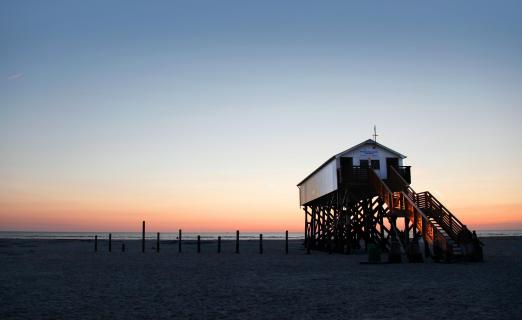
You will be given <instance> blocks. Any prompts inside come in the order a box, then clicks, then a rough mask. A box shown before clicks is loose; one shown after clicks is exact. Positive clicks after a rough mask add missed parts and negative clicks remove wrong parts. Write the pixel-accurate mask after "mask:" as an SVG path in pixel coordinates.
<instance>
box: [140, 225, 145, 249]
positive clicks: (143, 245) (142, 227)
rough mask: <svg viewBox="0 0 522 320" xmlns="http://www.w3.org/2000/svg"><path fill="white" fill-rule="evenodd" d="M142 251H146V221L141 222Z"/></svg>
mask: <svg viewBox="0 0 522 320" xmlns="http://www.w3.org/2000/svg"><path fill="white" fill-rule="evenodd" d="M141 252H145V221H143V222H142V223H141Z"/></svg>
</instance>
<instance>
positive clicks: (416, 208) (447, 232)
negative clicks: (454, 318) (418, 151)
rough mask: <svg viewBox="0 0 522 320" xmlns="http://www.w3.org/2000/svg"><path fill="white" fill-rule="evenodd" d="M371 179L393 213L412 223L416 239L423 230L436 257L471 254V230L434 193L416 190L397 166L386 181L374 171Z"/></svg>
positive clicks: (451, 258) (421, 234)
mask: <svg viewBox="0 0 522 320" xmlns="http://www.w3.org/2000/svg"><path fill="white" fill-rule="evenodd" d="M369 182H370V184H371V185H372V186H373V189H374V190H375V191H376V192H377V194H378V196H379V197H380V198H381V199H382V200H383V201H384V202H385V203H386V205H387V207H388V208H389V209H390V213H391V214H395V215H396V216H404V217H405V218H406V219H408V220H409V222H411V223H412V226H413V236H414V238H415V239H416V237H417V235H418V234H419V233H420V236H421V237H422V239H423V240H424V241H425V242H426V243H427V244H428V246H429V248H430V251H431V254H432V256H433V257H434V258H435V259H441V260H445V261H452V260H459V259H461V258H464V257H465V256H466V255H467V254H470V253H469V252H466V251H469V250H465V248H470V247H471V246H470V243H471V242H472V241H473V238H472V234H471V232H470V231H469V230H468V229H467V228H466V226H465V225H464V224H462V222H460V220H458V219H457V217H455V215H453V214H452V213H451V212H450V211H449V210H448V209H447V208H446V207H444V206H443V205H442V203H441V202H440V201H439V200H437V198H435V197H434V196H433V195H432V194H431V193H430V192H428V191H425V192H421V193H416V192H415V191H414V190H413V189H412V188H411V187H410V186H409V183H408V182H407V181H406V180H405V179H404V178H403V177H402V176H401V175H400V174H399V172H398V171H397V170H395V168H393V167H389V168H388V179H387V180H386V181H383V180H382V179H381V178H380V177H379V176H378V174H377V173H376V172H375V171H374V170H370V172H369ZM408 232H409V231H408Z"/></svg>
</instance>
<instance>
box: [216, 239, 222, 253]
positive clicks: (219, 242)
mask: <svg viewBox="0 0 522 320" xmlns="http://www.w3.org/2000/svg"><path fill="white" fill-rule="evenodd" d="M217 249H218V250H217V251H218V253H221V236H219V237H218V248H217Z"/></svg>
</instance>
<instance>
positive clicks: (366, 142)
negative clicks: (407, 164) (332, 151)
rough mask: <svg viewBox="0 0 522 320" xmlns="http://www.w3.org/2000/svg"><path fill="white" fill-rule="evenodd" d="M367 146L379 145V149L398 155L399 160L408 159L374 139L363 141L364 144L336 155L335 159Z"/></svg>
mask: <svg viewBox="0 0 522 320" xmlns="http://www.w3.org/2000/svg"><path fill="white" fill-rule="evenodd" d="M365 144H374V145H377V146H378V147H380V148H382V149H384V150H386V151H388V152H390V153H393V154H396V155H397V156H399V158H401V159H404V158H406V156H405V155H403V154H401V153H399V152H397V151H395V150H392V149H390V148H388V147H386V146H384V145H382V144H380V143H379V142H376V141H373V140H372V139H368V140H366V141H363V142H361V143H359V144H358V145H356V146H353V147H351V148H349V149H346V150H344V151H343V152H341V153H338V154H336V155H335V156H334V157H336V158H338V157H340V156H342V155H343V154H344V153H347V152H350V151H353V150H355V149H357V148H359V147H362V146H363V145H365Z"/></svg>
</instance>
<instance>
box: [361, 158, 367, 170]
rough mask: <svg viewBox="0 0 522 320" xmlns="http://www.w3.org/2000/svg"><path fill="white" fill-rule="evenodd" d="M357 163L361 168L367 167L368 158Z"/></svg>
mask: <svg viewBox="0 0 522 320" xmlns="http://www.w3.org/2000/svg"><path fill="white" fill-rule="evenodd" d="M359 165H360V166H361V168H368V160H360V161H359Z"/></svg>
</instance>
